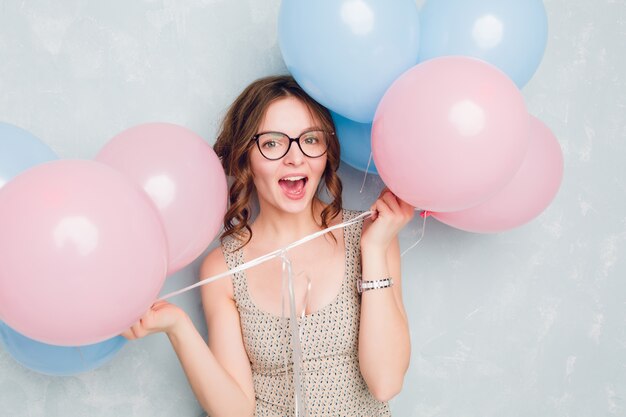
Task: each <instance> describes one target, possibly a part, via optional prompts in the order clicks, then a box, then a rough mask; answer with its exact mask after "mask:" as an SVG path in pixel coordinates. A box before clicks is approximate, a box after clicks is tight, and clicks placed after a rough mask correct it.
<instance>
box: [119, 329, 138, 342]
mask: <svg viewBox="0 0 626 417" xmlns="http://www.w3.org/2000/svg"><path fill="white" fill-rule="evenodd" d="M120 336H123V337H125V338H126V339H127V340H135V339H136V337H135V334H134V333H133V331H132V330H131V329H126V330H124V331H123V332H122V333H120Z"/></svg>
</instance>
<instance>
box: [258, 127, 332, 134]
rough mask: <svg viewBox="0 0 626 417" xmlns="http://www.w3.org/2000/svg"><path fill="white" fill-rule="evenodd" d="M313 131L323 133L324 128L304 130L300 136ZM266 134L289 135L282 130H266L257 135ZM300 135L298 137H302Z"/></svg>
mask: <svg viewBox="0 0 626 417" xmlns="http://www.w3.org/2000/svg"><path fill="white" fill-rule="evenodd" d="M313 130H321V131H323V130H324V128H322V127H321V126H312V127H307V128H306V129H304V130H302V131H301V132H300V135H303V134H305V133H307V132H311V131H313ZM265 133H280V134H283V135H287V134H286V133H284V132H281V131H280V130H264V131H262V132H259V133H257V135H264V134H265ZM300 135H298V136H300ZM287 136H289V135H287Z"/></svg>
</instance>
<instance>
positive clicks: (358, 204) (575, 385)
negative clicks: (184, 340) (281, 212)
mask: <svg viewBox="0 0 626 417" xmlns="http://www.w3.org/2000/svg"><path fill="white" fill-rule="evenodd" d="M545 3H546V8H547V10H548V15H549V23H550V35H549V42H548V48H547V51H546V54H545V57H544V59H543V62H542V64H541V67H540V68H539V70H538V72H537V74H536V75H535V77H534V78H533V80H532V81H531V82H530V83H529V85H527V86H526V88H525V89H524V96H525V98H526V100H527V103H528V106H529V109H530V111H531V113H532V114H534V115H536V116H538V117H539V118H540V119H542V120H543V121H544V122H545V123H546V124H547V125H548V126H550V127H551V128H552V130H553V131H554V132H555V134H556V135H557V137H558V138H559V140H560V143H561V145H562V148H563V151H564V156H565V178H564V182H563V185H562V188H561V191H560V192H559V194H558V196H557V198H556V199H555V201H554V203H553V204H552V206H551V207H550V208H549V209H548V210H547V211H546V212H545V213H544V214H542V215H541V216H540V217H539V218H537V219H536V220H535V221H534V222H532V223H530V224H528V225H526V226H524V227H521V228H519V229H517V230H514V231H510V232H506V233H501V234H499V235H475V234H469V233H464V232H460V231H457V230H454V229H451V228H448V227H446V226H443V225H441V224H437V222H436V221H434V220H432V221H429V222H428V223H427V230H426V237H425V238H424V240H423V241H422V242H421V244H420V245H419V246H418V247H417V248H416V249H414V250H413V251H411V252H410V253H409V254H408V255H407V256H406V257H405V258H404V271H405V272H404V280H405V300H406V304H407V309H408V313H409V317H410V322H411V334H412V342H413V356H412V362H411V368H410V370H409V373H408V376H407V378H406V383H405V386H404V390H403V392H402V393H401V394H400V395H399V396H398V397H397V398H396V399H395V400H394V401H393V403H392V408H393V411H394V414H395V415H397V416H416V417H418V416H419V417H431V416H432V417H435V416H437V417H474V416H475V417H488V416H489V417H491V416H493V417H495V416H505V417H513V416H520V417H521V416H524V417H527V416H546V417H557V416H563V417H566V416H568V417H598V416H626V403H625V402H626V330H625V328H626V265H625V262H624V250H625V245H626V214H625V213H626V169H624V167H623V166H621V162H622V161H624V157H625V156H626V155H625V151H626V144H625V141H626V123H625V120H626V116H625V112H626V76H625V75H624V74H626V58H625V54H624V53H625V52H626V48H625V47H626V1H625V0H593V1H586V0H576V1H571V0H570V1H567V0H546V2H545ZM278 6H279V1H278V0H264V1H259V0H237V1H232V0H231V1H228V0H187V1H174V0H163V1H149V0H144V1H122V0H110V1H106V2H96V1H91V2H85V1H79V0H64V1H62V2H61V1H56V2H55V1H43V0H37V1H34V0H31V1H17V0H0V120H2V121H5V122H10V123H13V124H16V125H18V126H21V127H23V128H25V129H27V130H30V131H31V132H33V133H34V134H36V135H38V136H39V137H40V138H42V139H43V140H44V141H45V142H47V143H48V144H49V145H50V146H51V147H52V148H53V149H54V150H55V151H57V153H58V154H59V155H60V156H61V157H63V158H92V157H93V156H94V155H95V154H96V153H97V151H98V150H99V149H100V147H101V146H102V145H103V144H104V143H105V142H106V141H107V140H108V139H109V138H111V137H112V136H113V135H114V134H116V133H118V132H119V131H121V130H123V129H125V128H127V127H130V126H133V125H135V124H138V123H142V122H148V121H168V122H173V123H178V124H181V125H183V126H186V127H188V128H191V129H193V130H194V131H196V132H198V133H199V134H201V135H202V136H203V137H205V138H206V139H207V140H208V141H209V142H212V141H213V137H214V135H215V132H216V125H217V123H218V121H219V119H220V116H221V115H222V114H223V112H224V109H225V107H226V106H227V105H228V104H229V103H230V102H231V101H232V99H233V98H234V97H235V95H236V94H237V93H238V91H240V89H241V88H243V87H244V86H245V85H246V84H247V83H248V82H250V81H251V80H253V79H255V78H257V77H259V76H263V75H266V74H273V73H279V72H284V71H285V68H284V65H283V63H282V60H281V57H280V51H279V49H278V46H277V40H276V26H277V24H276V19H277V12H278ZM342 174H343V176H344V181H345V183H346V188H347V191H346V199H347V205H348V206H350V207H351V208H365V207H367V206H368V205H369V204H370V202H371V201H372V199H373V198H374V197H375V196H376V194H377V191H378V190H379V189H380V186H381V184H380V183H379V182H378V181H376V178H369V179H368V181H367V183H366V187H365V191H364V192H363V193H362V194H360V193H359V188H360V182H361V179H362V177H361V174H359V173H358V172H356V171H354V170H352V169H350V168H346V167H344V168H342ZM418 229H419V225H418V221H417V219H416V221H414V222H413V223H412V224H411V225H410V226H409V227H408V228H407V230H405V231H404V232H403V233H402V245H403V246H404V247H407V246H408V245H409V244H410V243H411V241H413V240H415V239H416V236H417V233H418ZM197 266H198V265H197V263H196V264H194V265H192V266H190V267H188V268H187V269H185V270H183V271H181V272H180V273H178V274H177V275H175V276H173V277H171V278H169V280H168V283H167V287H166V289H165V290H172V289H177V288H180V287H182V286H184V285H186V284H187V283H191V282H193V281H194V280H195V274H196V272H197ZM175 301H176V302H177V303H179V304H180V305H182V306H183V307H184V308H185V309H186V310H187V311H188V312H189V313H190V314H191V315H192V317H193V318H194V320H195V322H196V323H197V325H198V327H199V328H200V329H201V331H204V324H203V322H202V319H201V315H200V311H201V310H200V302H199V298H198V295H197V292H194V293H188V294H186V295H183V296H180V297H179V298H177V299H176V300H175ZM200 414H201V410H200V408H199V406H198V405H197V403H196V402H195V400H194V397H193V395H192V393H191V391H190V389H189V388H188V386H187V383H186V380H185V377H184V375H183V373H182V371H181V369H180V367H179V364H178V362H177V360H176V357H175V355H174V354H173V352H172V350H171V348H170V346H169V344H168V342H167V338H165V337H164V336H162V335H158V336H151V337H149V338H146V339H144V340H140V341H137V342H134V343H131V344H128V345H127V346H126V347H125V348H124V349H123V350H122V351H121V352H120V353H119V354H118V355H117V356H116V357H115V358H114V360H113V361H111V362H110V363H108V364H107V365H105V366H103V367H102V368H100V369H98V370H96V371H93V372H90V373H87V374H84V375H80V376H76V377H66V378H53V377H47V376H44V375H41V374H37V373H33V372H30V371H28V370H25V369H23V368H22V367H21V366H20V365H18V364H17V363H15V362H14V361H13V360H12V359H11V357H10V356H9V355H8V354H7V353H6V352H5V351H3V350H1V349H0V415H1V416H33V417H34V416H50V417H61V416H62V417H67V416H93V417H96V416H107V417H108V416H111V417H112V416H133V417H142V416H151V417H158V416H190V417H196V416H198V415H200Z"/></svg>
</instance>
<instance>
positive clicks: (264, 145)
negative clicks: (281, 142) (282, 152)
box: [261, 139, 278, 149]
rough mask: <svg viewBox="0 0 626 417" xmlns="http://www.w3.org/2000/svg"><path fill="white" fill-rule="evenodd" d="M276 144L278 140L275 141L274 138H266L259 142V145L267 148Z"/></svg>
mask: <svg viewBox="0 0 626 417" xmlns="http://www.w3.org/2000/svg"><path fill="white" fill-rule="evenodd" d="M277 146H278V142H276V141H275V140H271V139H270V140H266V141H264V142H262V143H261V147H263V148H267V149H271V148H275V147H277Z"/></svg>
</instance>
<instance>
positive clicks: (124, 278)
mask: <svg viewBox="0 0 626 417" xmlns="http://www.w3.org/2000/svg"><path fill="white" fill-rule="evenodd" d="M0 230H2V233H0V317H2V319H3V320H4V321H5V322H6V323H7V325H9V326H10V327H11V328H13V329H15V330H16V331H17V332H19V333H21V334H23V335H25V336H28V337H30V338H31V339H34V340H37V341H40V342H43V343H48V344H52V345H58V346H80V345H87V344H92V343H97V342H101V341H103V340H106V339H109V338H111V337H113V336H115V335H118V334H119V333H121V332H122V331H123V330H125V329H127V328H128V327H130V326H131V325H132V324H133V323H134V322H135V321H136V320H137V319H138V318H139V317H140V316H141V315H142V314H143V313H144V312H145V311H146V310H147V309H148V308H149V307H150V305H151V304H152V303H153V302H154V300H155V299H156V297H157V296H158V293H159V291H160V289H161V287H162V285H163V282H164V280H165V272H166V269H167V243H166V240H165V234H164V230H163V225H162V224H161V220H160V218H159V214H158V213H157V211H156V210H155V208H154V205H153V204H152V202H151V201H150V200H149V199H148V197H147V196H146V195H145V193H144V192H142V191H141V189H139V188H138V187H137V186H136V185H135V184H132V183H131V182H129V181H128V180H127V179H126V178H125V177H124V176H123V175H122V174H120V173H118V172H116V171H115V170H113V169H112V168H110V167H108V166H106V165H104V164H100V163H98V162H93V161H80V160H62V161H54V162H49V163H44V164H40V165H38V166H36V167H33V168H31V169H29V170H28V171H25V172H24V173H22V174H20V175H18V176H17V177H15V178H14V179H13V180H11V181H10V182H9V183H8V184H6V185H5V186H4V187H3V188H2V189H1V190H0Z"/></svg>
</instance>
